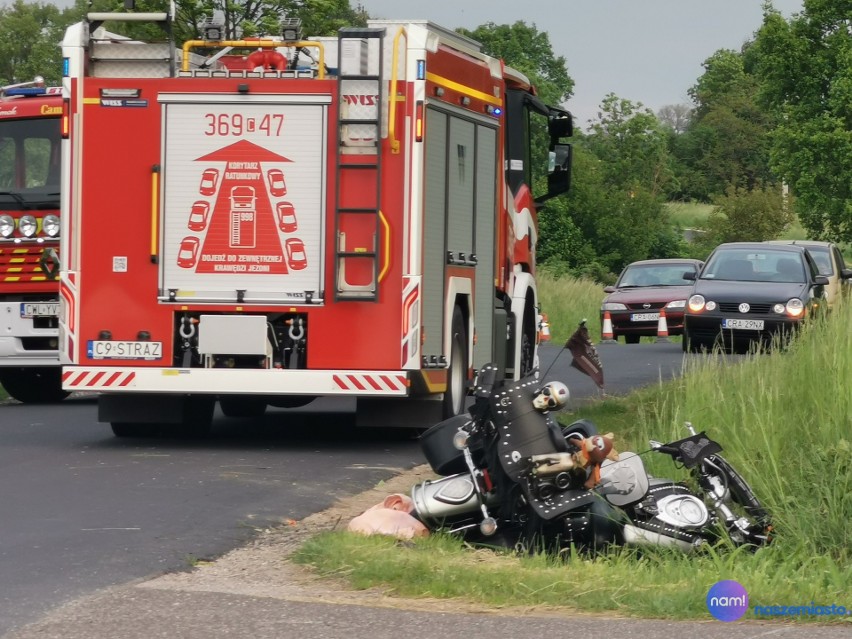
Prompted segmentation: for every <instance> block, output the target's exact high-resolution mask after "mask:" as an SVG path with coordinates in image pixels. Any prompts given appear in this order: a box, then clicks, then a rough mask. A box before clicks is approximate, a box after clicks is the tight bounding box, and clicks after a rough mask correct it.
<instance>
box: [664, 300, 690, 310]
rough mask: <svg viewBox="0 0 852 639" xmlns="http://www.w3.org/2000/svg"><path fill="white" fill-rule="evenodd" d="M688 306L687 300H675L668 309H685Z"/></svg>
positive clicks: (668, 305) (667, 306) (669, 304)
mask: <svg viewBox="0 0 852 639" xmlns="http://www.w3.org/2000/svg"><path fill="white" fill-rule="evenodd" d="M684 306H686V300H674V301H672V302H669V303H668V304H666V308H683V307H684Z"/></svg>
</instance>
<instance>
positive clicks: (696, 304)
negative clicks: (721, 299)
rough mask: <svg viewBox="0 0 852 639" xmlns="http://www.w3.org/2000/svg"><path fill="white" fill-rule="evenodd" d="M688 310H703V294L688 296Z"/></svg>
mask: <svg viewBox="0 0 852 639" xmlns="http://www.w3.org/2000/svg"><path fill="white" fill-rule="evenodd" d="M688 304H689V310H690V311H692V312H693V313H700V312H701V311H703V310H704V305H705V301H704V296H703V295H693V296H692V297H690V298H689V302H688Z"/></svg>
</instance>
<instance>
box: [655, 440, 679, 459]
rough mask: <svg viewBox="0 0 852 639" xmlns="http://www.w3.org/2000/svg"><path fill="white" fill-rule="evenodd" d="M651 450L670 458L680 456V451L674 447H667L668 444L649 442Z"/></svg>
mask: <svg viewBox="0 0 852 639" xmlns="http://www.w3.org/2000/svg"><path fill="white" fill-rule="evenodd" d="M651 448H652V449H653V450H655V451H657V452H658V453H665V454H666V455H671V456H672V457H679V456H680V449H679V448H676V447H675V446H669V445H668V444H661V443H660V442H657V441H651Z"/></svg>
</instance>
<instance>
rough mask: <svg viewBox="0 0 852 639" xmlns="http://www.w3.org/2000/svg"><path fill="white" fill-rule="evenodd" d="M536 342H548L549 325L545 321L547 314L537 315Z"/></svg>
mask: <svg viewBox="0 0 852 639" xmlns="http://www.w3.org/2000/svg"><path fill="white" fill-rule="evenodd" d="M538 340H539V341H540V342H549V341H550V324H549V323H548V321H547V313H542V314H541V315H539V322H538Z"/></svg>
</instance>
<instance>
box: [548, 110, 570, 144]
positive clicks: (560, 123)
mask: <svg viewBox="0 0 852 639" xmlns="http://www.w3.org/2000/svg"><path fill="white" fill-rule="evenodd" d="M566 115H567V117H559V118H554V117H551V118H550V120H549V121H548V124H547V129H548V130H547V132H548V133H549V134H550V139H551V140H553V141H554V142H558V141H559V138H570V137H571V136H572V135H574V119H573V118H572V117H571V114H570V113H567V114H566Z"/></svg>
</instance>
